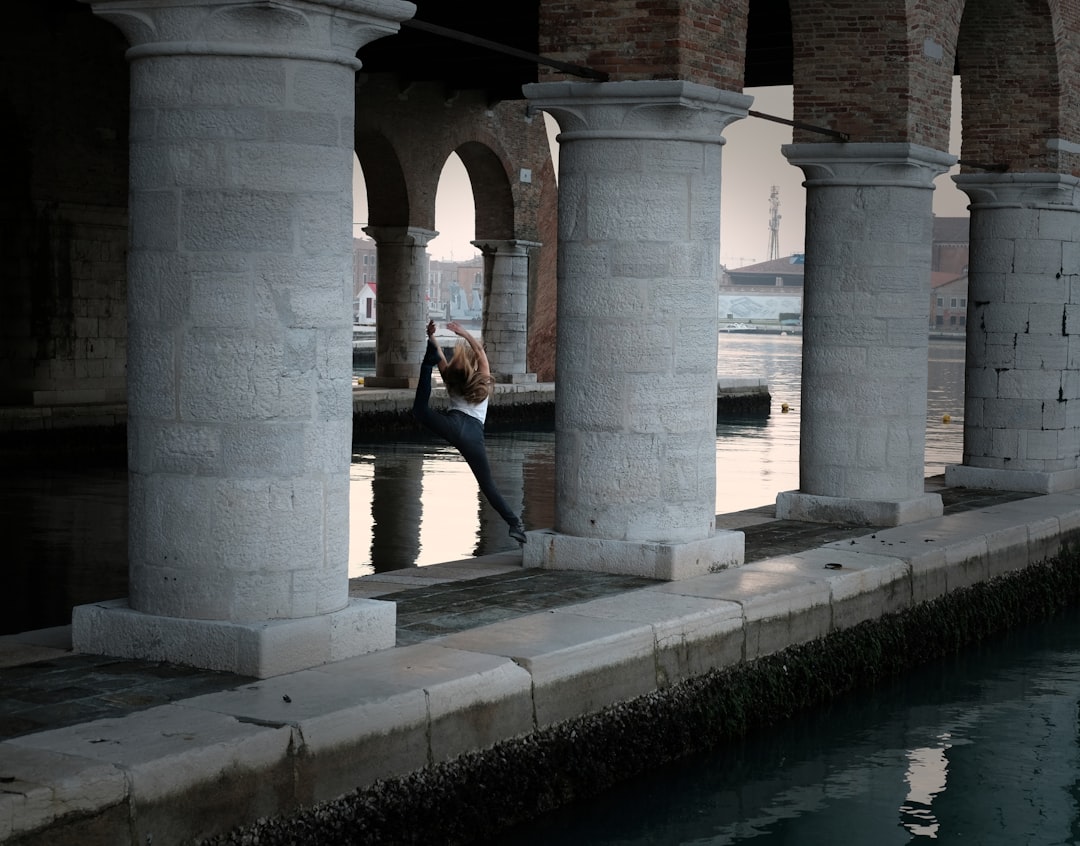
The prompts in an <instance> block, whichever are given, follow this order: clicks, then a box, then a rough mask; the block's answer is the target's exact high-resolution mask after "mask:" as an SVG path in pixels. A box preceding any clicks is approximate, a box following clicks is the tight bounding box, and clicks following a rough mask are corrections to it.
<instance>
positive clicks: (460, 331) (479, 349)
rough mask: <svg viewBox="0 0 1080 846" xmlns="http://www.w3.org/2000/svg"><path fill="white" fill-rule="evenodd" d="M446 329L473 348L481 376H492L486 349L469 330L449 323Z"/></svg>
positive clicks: (457, 324)
mask: <svg viewBox="0 0 1080 846" xmlns="http://www.w3.org/2000/svg"><path fill="white" fill-rule="evenodd" d="M446 328H447V329H449V330H450V331H451V332H453V333H454V334H455V335H458V336H459V337H462V338H464V339H465V341H466V342H467V343H468V345H469V346H470V347H472V349H473V352H474V353H475V354H476V365H477V368H478V369H479V371H480V375H482V376H490V375H491V368H490V367H489V366H488V359H487V353H486V352H484V347H483V346H482V345H481V343H480V342H479V341H478V340H476V338H474V337H473V336H472V334H471V333H470V332H469V330H468V329H466V328H465V327H464V326H462V325H461V324H459V323H447V324H446Z"/></svg>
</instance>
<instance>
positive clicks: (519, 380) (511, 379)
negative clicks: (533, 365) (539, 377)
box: [495, 373, 536, 385]
mask: <svg viewBox="0 0 1080 846" xmlns="http://www.w3.org/2000/svg"><path fill="white" fill-rule="evenodd" d="M495 382H496V383H497V384H499V385H535V384H536V374H535V373H496V374H495Z"/></svg>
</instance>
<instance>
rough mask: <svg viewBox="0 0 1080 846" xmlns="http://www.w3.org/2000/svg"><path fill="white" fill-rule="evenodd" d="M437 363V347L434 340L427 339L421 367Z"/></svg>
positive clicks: (432, 365)
mask: <svg viewBox="0 0 1080 846" xmlns="http://www.w3.org/2000/svg"><path fill="white" fill-rule="evenodd" d="M438 363H439V348H438V347H437V346H435V342H434V341H432V340H431V339H428V342H427V351H426V352H425V353H424V361H423V362H422V364H421V366H422V367H434V366H435V365H436V364H438Z"/></svg>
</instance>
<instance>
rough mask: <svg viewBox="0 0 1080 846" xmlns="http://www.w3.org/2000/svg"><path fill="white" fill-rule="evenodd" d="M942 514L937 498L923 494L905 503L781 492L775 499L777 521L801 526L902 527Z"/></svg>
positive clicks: (902, 501)
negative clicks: (815, 524) (849, 524)
mask: <svg viewBox="0 0 1080 846" xmlns="http://www.w3.org/2000/svg"><path fill="white" fill-rule="evenodd" d="M941 514H942V504H941V497H940V496H939V495H938V494H930V493H928V494H923V495H922V496H919V497H915V498H914V499H906V500H872V499H852V498H849V497H843V496H816V495H814V494H806V493H802V492H800V491H783V492H782V493H779V494H777V496H776V516H777V518H778V519H780V520H801V521H803V522H805V523H852V524H854V525H857V526H903V525H904V524H906V523H917V522H918V521H920V520H930V519H932V518H934V517H940V516H941Z"/></svg>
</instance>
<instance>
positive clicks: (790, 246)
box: [353, 77, 968, 268]
mask: <svg viewBox="0 0 1080 846" xmlns="http://www.w3.org/2000/svg"><path fill="white" fill-rule="evenodd" d="M745 93H747V94H749V95H751V96H753V98H754V103H753V105H752V106H751V107H750V108H751V109H753V110H754V111H758V112H763V113H765V114H769V115H775V116H777V117H782V118H787V119H789V120H790V119H791V115H792V106H791V86H777V87H773V88H747V89H746V91H745ZM545 117H546V116H545ZM548 122H549V136H550V137H551V138H552V147H553V149H552V154H553V156H554V157H555V159H556V167H557V161H558V144H557V143H556V142H555V140H554V136H555V133H556V132H557V127H554V122H553V121H551V120H550V118H548ZM952 130H953V132H952V141H951V143H950V150H949V152H950V153H952V154H953V155H959V152H960V134H959V130H960V82H959V78H958V77H957V78H956V79H955V80H954V86H953V110H952ZM823 137H824V136H823ZM724 138H725V139H727V143H726V144H725V145H724V149H723V154H722V161H723V164H722V173H721V179H722V184H721V198H720V261H721V263H722V264H724V265H726V266H727V267H730V268H734V267H742V266H745V265H748V264H754V263H756V262H760V261H765V260H766V259H767V258H768V250H769V235H770V231H769V196H770V194H771V191H772V187H773V186H774V185H775V186H776V187H777V189H778V192H779V199H780V228H779V246H780V255H781V256H787V255H791V254H792V253H801V252H803V234H804V227H805V222H806V221H805V205H806V192H805V189H804V188H803V187H802V181H803V173H802V171H801V170H799V169H798V168H797V167H794V166H792V165H790V164H788V161H787V159H785V158H784V156H783V155H782V154H781V152H780V147H781V145H783V144H789V143H791V127H789V126H785V125H783V124H779V123H774V122H772V121H768V120H764V119H762V118H754V117H747V118H745V119H743V120H739V121H736V122H735V123H733V124H730V125H729V126H728V127H727V129H725V130H724ZM354 162H355V159H354ZM353 170H354V175H353V199H354V212H353V217H354V219H355V220H356V221H357V222H358V225H357V226H356V227H355V234H356V235H357V237H363V234H364V233H363V232H362V231H361V230H360V226H361V225H363V222H364V221H366V219H367V194H366V191H365V188H364V180H363V174H362V173H361V171H360V168H359V166H356V167H354V169H353ZM957 170H958V169H956V168H954V169H953V170H952V171H950V174H951V173H955V172H957ZM950 174H945V175H943V176H941V177H938V179H937V181H936V182H935V186H936V188H935V191H934V200H933V202H934V213H935V214H936V215H938V216H939V217H964V216H966V215H967V205H968V198H967V196H966V195H965V194H963V193H962V192H961V191H958V190H957V189H956V186H955V185H954V183H953V181H952V180H951V179H950V178H949V175H950ZM474 220H475V216H474V206H473V200H472V188H471V186H470V184H469V178H468V176H467V174H466V173H465V167H464V166H463V165H462V164H461V160H460V159H459V158H458V157H457V156H456V155H451V156H450V158H449V159H448V160H447V163H446V167H445V168H444V169H443V174H442V179H441V180H440V182H439V189H438V193H437V194H436V197H435V228H436V230H438V232H439V235H438V237H436V238H434V239H432V241H431V242H430V243H429V244H428V253H429V255H430V256H431V257H432V258H435V259H447V260H456V261H463V260H466V259H468V258H471V257H472V256H473V255H474V254H475V252H476V250H475V248H474V247H473V246H472V244H470V243H469V242H470V241H472V240H473V239H474V238H475V230H474Z"/></svg>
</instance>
